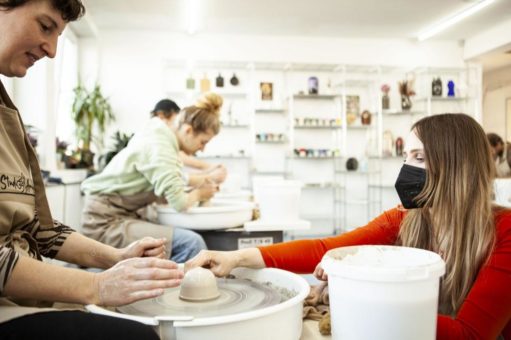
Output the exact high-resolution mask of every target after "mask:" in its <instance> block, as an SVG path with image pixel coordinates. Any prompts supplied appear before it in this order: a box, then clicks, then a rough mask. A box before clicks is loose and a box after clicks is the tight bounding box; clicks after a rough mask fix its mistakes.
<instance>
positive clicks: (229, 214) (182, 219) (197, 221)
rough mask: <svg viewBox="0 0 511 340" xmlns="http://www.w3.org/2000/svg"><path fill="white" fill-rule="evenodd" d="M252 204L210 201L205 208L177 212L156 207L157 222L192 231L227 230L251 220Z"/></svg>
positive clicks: (168, 208) (167, 207)
mask: <svg viewBox="0 0 511 340" xmlns="http://www.w3.org/2000/svg"><path fill="white" fill-rule="evenodd" d="M253 209H254V204H253V203H251V202H233V201H228V200H225V201H224V200H216V199H215V200H212V201H211V205H209V206H206V207H193V208H190V209H188V210H187V211H186V212H177V211H176V210H175V209H173V208H172V207H170V206H166V205H165V206H163V205H162V206H158V208H157V211H158V221H159V223H160V224H163V225H170V226H172V227H177V228H185V229H194V230H214V229H228V228H234V227H239V226H243V224H244V223H245V222H248V221H250V220H251V219H252V210H253Z"/></svg>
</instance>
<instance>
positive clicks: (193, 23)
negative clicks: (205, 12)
mask: <svg viewBox="0 0 511 340" xmlns="http://www.w3.org/2000/svg"><path fill="white" fill-rule="evenodd" d="M185 1H186V19H187V23H186V24H187V27H186V32H188V34H195V33H196V32H197V25H198V17H199V0H185Z"/></svg>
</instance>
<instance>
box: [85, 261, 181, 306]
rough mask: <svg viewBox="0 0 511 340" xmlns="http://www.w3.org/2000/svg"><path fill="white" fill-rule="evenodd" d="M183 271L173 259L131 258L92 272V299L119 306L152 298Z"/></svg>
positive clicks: (106, 304)
mask: <svg viewBox="0 0 511 340" xmlns="http://www.w3.org/2000/svg"><path fill="white" fill-rule="evenodd" d="M183 275H184V274H183V271H181V270H179V269H178V266H177V264H176V263H175V262H172V261H169V260H162V259H158V258H155V257H151V258H140V257H137V258H132V259H127V260H124V261H121V262H119V263H117V264H116V265H115V266H113V267H112V268H110V269H108V270H106V271H104V272H101V273H97V274H95V277H94V284H95V291H96V297H95V298H94V302H95V303H97V304H99V305H103V306H122V305H125V304H129V303H133V302H135V301H138V300H143V299H149V298H154V297H157V296H160V295H162V294H163V292H164V289H167V288H172V287H176V286H178V285H179V284H180V283H181V279H182V278H183Z"/></svg>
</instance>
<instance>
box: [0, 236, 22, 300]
mask: <svg viewBox="0 0 511 340" xmlns="http://www.w3.org/2000/svg"><path fill="white" fill-rule="evenodd" d="M18 259H19V254H18V253H16V252H15V251H14V250H13V249H11V248H8V247H5V246H4V245H1V244H0V296H3V292H4V287H5V285H6V283H7V280H8V279H9V276H10V275H11V273H12V270H13V269H14V266H15V265H16V263H17V262H18Z"/></svg>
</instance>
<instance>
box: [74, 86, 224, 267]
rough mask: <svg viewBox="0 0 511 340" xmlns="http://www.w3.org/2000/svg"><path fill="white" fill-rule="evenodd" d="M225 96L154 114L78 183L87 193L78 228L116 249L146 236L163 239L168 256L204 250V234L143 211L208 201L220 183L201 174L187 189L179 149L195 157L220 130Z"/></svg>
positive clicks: (185, 256) (182, 256)
mask: <svg viewBox="0 0 511 340" xmlns="http://www.w3.org/2000/svg"><path fill="white" fill-rule="evenodd" d="M222 103H223V99H222V97H220V96H219V95H217V94H214V93H208V94H205V95H204V96H203V97H201V98H200V99H199V100H198V101H197V103H196V104H195V105H192V106H189V107H186V108H184V109H183V110H182V111H181V112H180V113H179V117H178V118H177V119H178V120H177V123H175V122H174V121H173V120H171V119H162V118H161V117H158V116H155V117H153V118H151V120H150V121H149V122H148V123H147V124H146V125H145V126H144V127H143V128H142V129H141V130H140V131H138V132H137V133H135V135H134V136H133V138H132V139H131V140H130V142H129V143H128V146H127V147H126V148H124V149H123V150H121V151H120V152H119V153H118V154H117V155H116V156H115V157H114V158H113V159H112V160H111V161H110V163H109V164H108V165H107V166H106V167H105V169H104V170H103V171H102V172H101V173H99V174H97V175H95V176H92V177H90V178H88V179H86V180H85V181H84V182H83V183H82V190H83V191H84V192H85V193H86V194H87V198H86V203H85V207H84V210H83V218H82V227H83V232H84V234H85V235H87V236H89V237H91V238H93V239H96V240H98V241H101V242H103V243H106V244H109V245H111V246H114V247H121V246H126V245H128V244H130V243H131V242H133V241H134V240H136V239H138V238H141V237H144V236H152V237H165V238H166V239H167V240H168V243H167V245H166V246H167V250H169V251H170V259H171V260H173V261H175V262H184V261H186V260H188V259H190V258H192V257H193V256H195V255H196V254H197V253H198V252H199V251H200V250H202V249H206V244H205V242H204V240H203V239H202V237H201V236H200V235H199V234H197V233H195V232H193V231H191V230H188V229H180V228H170V227H169V226H163V225H160V224H158V223H157V222H156V221H155V218H154V216H153V217H149V216H146V214H145V212H146V211H147V210H149V211H151V210H150V209H147V210H146V209H145V208H147V207H148V206H149V205H151V204H152V203H154V202H156V201H157V200H158V199H165V200H166V201H167V202H168V204H169V205H170V206H172V207H173V208H174V209H176V210H177V211H185V210H186V209H188V208H190V207H192V206H195V205H196V204H198V203H200V202H204V201H207V200H209V199H210V198H211V197H212V196H213V195H214V194H215V193H216V192H217V191H218V184H217V183H215V182H214V181H213V180H212V179H211V178H208V177H202V178H200V180H197V181H196V182H194V183H192V185H193V187H192V188H193V189H192V190H191V191H189V192H187V191H186V190H185V189H186V185H187V183H185V180H184V177H183V163H182V161H181V159H180V156H179V153H180V151H183V152H184V153H186V154H188V155H193V154H195V153H196V152H197V151H199V150H204V147H205V146H206V144H207V143H208V142H209V141H210V140H211V139H212V138H213V137H214V136H216V135H217V134H218V132H219V131H220V108H221V107H222Z"/></svg>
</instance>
